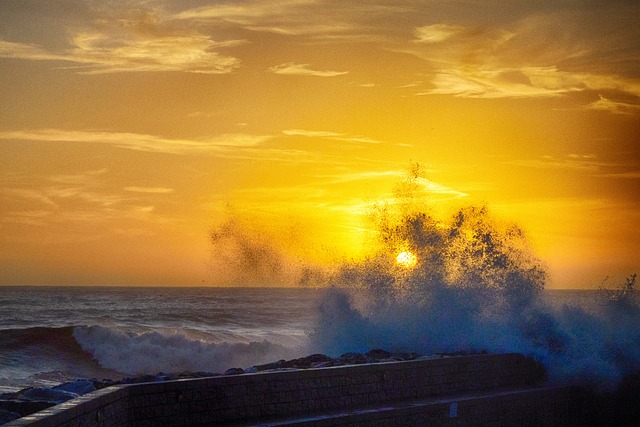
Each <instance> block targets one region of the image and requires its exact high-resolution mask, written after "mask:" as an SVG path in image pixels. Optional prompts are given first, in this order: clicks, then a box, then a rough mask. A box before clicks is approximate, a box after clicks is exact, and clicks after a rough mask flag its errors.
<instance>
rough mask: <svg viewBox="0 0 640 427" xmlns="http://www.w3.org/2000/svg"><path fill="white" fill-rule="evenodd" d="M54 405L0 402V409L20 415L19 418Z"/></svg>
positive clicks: (43, 402)
mask: <svg viewBox="0 0 640 427" xmlns="http://www.w3.org/2000/svg"><path fill="white" fill-rule="evenodd" d="M53 405H55V404H54V403H52V402H47V401H39V400H19V399H11V400H0V409H4V410H5V411H9V412H15V413H17V414H20V416H21V417H25V416H27V415H31V414H33V413H36V412H38V411H42V410H43V409H47V408H50V407H52V406H53Z"/></svg>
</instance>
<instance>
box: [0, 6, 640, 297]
mask: <svg viewBox="0 0 640 427" xmlns="http://www.w3.org/2000/svg"><path fill="white" fill-rule="evenodd" d="M0 16H2V17H3V18H2V22H0V100H1V101H2V102H0V284H55V285H67V284H69V285H82V284H90V285H200V284H220V283H219V282H220V280H219V278H216V277H214V276H215V275H213V274H212V272H211V271H210V269H209V262H210V260H211V257H212V256H214V257H215V256H216V253H215V250H216V249H215V248H212V246H211V244H210V242H209V232H210V231H211V229H212V228H213V227H215V226H216V225H217V224H220V223H222V222H224V221H225V218H226V217H227V216H228V215H231V216H234V215H237V216H239V217H242V218H243V221H244V222H245V223H246V224H250V227H249V228H251V229H252V231H253V232H255V233H258V234H263V235H265V236H267V235H268V236H271V237H270V238H273V239H275V240H278V241H277V242H274V245H276V246H279V247H281V248H282V247H284V248H285V249H284V250H286V251H290V252H291V253H293V254H294V255H295V256H302V255H301V254H306V255H310V256H311V257H312V258H315V259H319V258H322V257H326V254H327V253H331V254H333V255H336V256H339V257H341V256H346V257H351V256H354V255H358V254H361V253H362V250H363V249H362V237H363V231H362V228H363V227H365V226H366V223H365V222H364V221H363V216H364V215H365V214H366V211H367V207H368V206H370V205H371V203H373V202H375V201H379V200H388V199H389V197H390V196H391V194H392V189H393V187H394V185H395V184H396V183H397V182H398V180H400V179H402V176H403V173H404V171H405V170H406V169H407V166H408V165H409V163H410V162H419V163H420V164H421V165H422V166H423V168H424V169H425V170H426V176H427V180H425V181H423V184H424V186H425V188H426V189H427V190H428V191H429V192H430V194H431V196H432V200H433V205H434V206H436V209H440V210H442V211H443V212H447V211H448V210H450V209H453V208H454V207H455V206H464V205H467V204H478V203H486V204H487V205H488V206H489V208H490V210H492V211H493V212H494V213H495V214H497V215H498V216H499V217H500V218H503V219H505V220H509V221H514V222H516V223H517V224H519V225H520V226H521V227H522V228H524V229H525V231H526V232H527V234H528V236H529V238H530V240H531V242H532V244H533V246H534V248H535V249H536V251H537V253H538V255H539V256H540V257H541V258H542V259H543V260H544V261H545V263H546V265H547V266H548V268H549V272H550V278H551V280H550V283H549V284H548V286H549V287H571V288H575V287H588V288H594V287H597V286H598V285H599V284H600V283H601V281H602V280H603V279H604V278H605V277H606V276H611V277H612V278H614V279H615V280H616V281H622V279H623V278H624V277H625V276H627V275H629V274H631V273H633V272H636V271H638V270H640V256H639V255H638V254H639V253H640V227H639V226H638V224H640V198H639V196H640V185H638V184H639V182H640V141H639V137H640V27H639V26H638V25H637V18H638V17H639V16H640V5H638V3H637V2H635V1H623V0H612V1H608V2H598V1H587V0H584V1H577V2H576V1H558V0H540V1H530V2H514V1H509V0H488V1H471V0H469V1H451V0H430V1H418V0H415V1H411V0H408V1H402V2H395V1H360V2H338V1H321V0H317V1H314V0H288V1H286V0H285V1H225V2H212V1H205V0H185V1H180V2H177V1H168V0H155V1H154V0H145V1H143V0H112V1H102V0H101V1H98V0H57V1H55V2H49V1H36V0H4V1H2V2H0Z"/></svg>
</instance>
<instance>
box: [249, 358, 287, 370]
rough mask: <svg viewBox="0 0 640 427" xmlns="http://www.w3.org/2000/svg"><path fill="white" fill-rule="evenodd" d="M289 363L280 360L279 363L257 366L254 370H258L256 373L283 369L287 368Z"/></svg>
mask: <svg viewBox="0 0 640 427" xmlns="http://www.w3.org/2000/svg"><path fill="white" fill-rule="evenodd" d="M286 363H287V361H286V360H284V359H280V360H278V361H277V362H272V363H266V364H264V365H255V366H253V368H256V371H258V372H260V371H269V370H272V369H282V368H284V367H285V365H286Z"/></svg>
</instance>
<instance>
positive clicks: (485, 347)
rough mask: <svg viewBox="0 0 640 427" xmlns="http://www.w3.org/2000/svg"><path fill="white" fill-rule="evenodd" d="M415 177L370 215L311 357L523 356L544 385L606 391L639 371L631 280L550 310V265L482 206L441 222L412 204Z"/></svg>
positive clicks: (341, 272)
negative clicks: (538, 369) (373, 353)
mask: <svg viewBox="0 0 640 427" xmlns="http://www.w3.org/2000/svg"><path fill="white" fill-rule="evenodd" d="M416 179H418V176H417V175H416V176H413V177H410V179H409V180H408V181H407V182H406V183H404V185H405V188H404V190H403V192H400V193H401V194H400V196H401V197H398V198H397V202H396V203H395V204H384V205H378V206H375V207H374V208H373V212H372V215H371V218H372V221H373V223H374V226H375V229H376V236H377V237H376V239H375V241H374V242H372V243H371V245H372V247H373V248H374V250H373V251H372V253H371V254H370V255H369V256H368V257H367V258H366V259H364V260H361V261H350V262H344V263H343V264H342V265H341V266H340V268H338V269H337V272H336V273H335V274H333V276H332V278H331V279H330V283H331V285H333V289H332V291H331V292H329V293H328V294H327V296H326V298H325V299H324V301H323V302H322V304H321V307H320V311H321V316H320V321H319V324H318V326H317V329H316V331H315V332H314V334H313V335H312V337H311V342H312V347H313V348H314V349H315V350H318V351H325V352H329V353H334V354H340V353H343V352H349V351H353V352H358V351H360V352H362V351H367V350H369V349H371V348H385V349H389V350H392V351H416V352H421V353H425V354H433V353H448V352H481V351H488V352H518V353H523V354H527V355H530V356H533V357H534V358H536V359H537V360H539V361H540V362H542V363H543V364H544V365H545V366H546V368H547V372H548V376H549V379H550V380H551V381H557V382H564V383H567V382H569V383H581V384H585V383H587V384H590V385H593V386H596V387H599V388H603V389H606V388H611V387H615V386H616V385H617V384H618V383H619V382H620V380H621V379H622V378H623V377H624V376H625V375H627V374H629V373H632V372H635V371H638V370H639V369H640V327H638V325H640V306H639V305H638V304H637V302H636V300H635V296H634V293H633V287H634V284H635V275H634V276H631V277H630V278H629V279H628V280H627V283H626V284H625V285H624V287H623V288H622V289H621V291H619V292H617V293H615V294H611V295H605V296H604V297H602V298H600V300H599V301H594V303H593V304H591V306H590V307H583V306H578V305H575V304H561V305H560V306H558V305H554V304H551V303H549V302H548V301H546V300H545V299H544V298H542V294H543V289H544V286H545V281H546V270H545V267H544V265H543V263H542V262H541V261H540V260H539V259H538V258H536V256H535V255H534V254H533V252H532V251H531V250H530V247H529V245H528V243H527V240H526V238H525V235H524V233H523V231H522V230H521V229H520V228H518V227H517V226H514V225H509V224H503V223H501V222H499V221H496V220H495V219H494V218H493V217H492V216H491V215H490V214H489V211H488V209H487V208H486V207H465V208H462V209H460V210H458V211H457V212H455V213H454V214H453V215H452V216H451V217H450V218H449V219H448V220H438V219H436V218H434V217H433V216H431V215H429V213H428V212H429V210H428V208H425V206H424V205H423V204H419V203H414V202H413V201H412V200H413V198H414V196H415V194H413V193H414V192H415V191H413V190H415V188H416ZM412 186H413V187H412ZM407 187H408V188H409V190H408V191H407ZM399 254H402V255H399Z"/></svg>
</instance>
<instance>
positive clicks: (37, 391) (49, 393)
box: [20, 387, 78, 403]
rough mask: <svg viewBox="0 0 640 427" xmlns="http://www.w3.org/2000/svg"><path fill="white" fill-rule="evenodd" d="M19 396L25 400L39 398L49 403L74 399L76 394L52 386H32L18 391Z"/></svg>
mask: <svg viewBox="0 0 640 427" xmlns="http://www.w3.org/2000/svg"><path fill="white" fill-rule="evenodd" d="M20 397H21V398H22V399H25V400H41V401H45V402H51V403H62V402H66V401H67V400H71V399H75V398H76V397H78V394H76V393H72V392H70V391H65V390H55V389H52V388H44V387H33V388H27V389H24V390H22V391H21V392H20Z"/></svg>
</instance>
